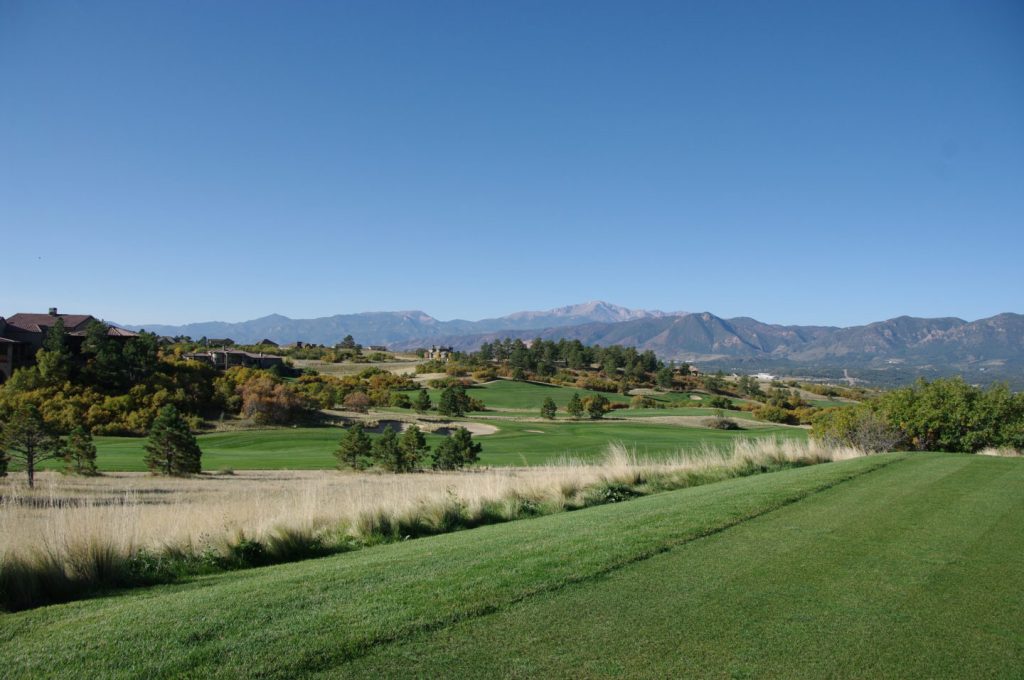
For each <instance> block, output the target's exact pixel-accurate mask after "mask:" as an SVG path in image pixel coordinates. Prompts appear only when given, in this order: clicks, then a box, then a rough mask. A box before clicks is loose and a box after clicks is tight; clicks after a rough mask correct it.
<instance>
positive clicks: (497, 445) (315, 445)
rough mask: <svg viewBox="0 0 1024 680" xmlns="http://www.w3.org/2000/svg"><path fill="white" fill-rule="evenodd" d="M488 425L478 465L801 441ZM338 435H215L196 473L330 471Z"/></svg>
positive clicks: (628, 426)
mask: <svg viewBox="0 0 1024 680" xmlns="http://www.w3.org/2000/svg"><path fill="white" fill-rule="evenodd" d="M487 422H488V423H489V424H493V425H495V426H497V427H498V428H499V431H498V432H497V433H496V434H491V435H486V436H480V437H478V438H477V441H479V442H480V443H481V444H482V445H483V454H482V455H481V457H480V462H481V464H483V465H538V464H543V463H548V462H554V461H556V460H558V459H560V458H566V457H575V458H580V459H585V460H586V459H597V458H600V457H601V456H602V455H604V452H605V451H606V450H607V448H608V444H609V443H610V442H621V443H623V444H625V445H626V446H627V447H630V448H632V449H635V450H636V451H637V452H639V453H644V454H650V455H653V456H659V455H666V454H671V453H675V452H677V451H679V450H681V449H693V448H699V447H700V446H702V445H703V444H708V445H712V446H716V445H720V444H722V445H724V444H726V443H728V442H729V441H731V440H732V439H734V438H736V437H766V436H768V437H770V436H779V437H792V438H801V439H802V438H806V436H807V435H806V433H805V432H804V431H803V430H800V429H796V428H785V427H777V428H760V429H756V430H741V431H723V430H708V429H703V428H694V427H680V426H674V425H660V424H653V423H641V422H637V423H632V422H628V421H608V422H589V421H586V422H570V421H567V422H554V423H521V422H512V421H487ZM342 436H344V430H342V429H341V428H337V427H318V428H291V429H276V430H250V431H244V432H215V433H211V434H204V435H200V436H199V437H198V440H199V446H200V448H202V450H203V469H204V470H207V471H211V472H212V471H216V470H220V469H224V468H231V469H235V470H321V469H328V468H333V467H335V465H336V464H337V461H336V460H335V458H334V455H333V454H334V451H335V450H336V449H337V448H338V443H339V442H340V441H341V438H342ZM375 436H376V435H371V437H375ZM441 439H442V437H441V435H436V434H428V435H427V443H428V444H429V445H430V446H431V448H433V447H435V446H437V444H438V443H439V442H440V441H441ZM145 444H146V440H145V438H140V437H96V449H97V464H98V465H99V467H100V469H101V470H107V471H109V472H138V471H144V470H145V469H146V466H145V464H144V463H143V458H144V457H145V450H144V447H145ZM60 466H61V463H60V462H58V461H51V462H50V463H47V464H45V465H44V467H45V468H48V469H56V468H59V467H60Z"/></svg>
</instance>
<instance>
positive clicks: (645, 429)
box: [479, 420, 807, 465]
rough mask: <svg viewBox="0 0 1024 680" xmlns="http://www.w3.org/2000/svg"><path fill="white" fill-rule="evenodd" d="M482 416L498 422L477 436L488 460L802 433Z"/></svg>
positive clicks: (654, 452) (516, 461)
mask: <svg viewBox="0 0 1024 680" xmlns="http://www.w3.org/2000/svg"><path fill="white" fill-rule="evenodd" d="M486 422H490V423H493V424H495V425H497V426H498V427H499V428H501V429H500V431H499V432H498V433H496V434H492V435H488V436H486V437H481V438H480V440H479V441H480V442H481V443H482V444H483V446H484V452H483V455H482V457H481V458H482V460H483V461H484V462H485V463H488V464H492V465H537V464H541V463H546V462H552V461H555V460H557V459H558V458H562V457H572V458H581V459H587V458H596V457H600V456H602V455H603V454H604V452H605V450H606V449H607V447H608V444H609V443H610V442H621V443H623V444H625V445H626V446H627V447H629V448H631V449H634V450H636V452H637V453H638V454H641V455H646V456H653V457H657V456H663V455H666V454H672V453H675V452H677V451H680V450H682V449H696V448H700V447H701V446H702V445H704V444H708V445H711V446H720V445H725V444H728V443H729V442H731V441H733V440H734V439H736V438H737V437H780V438H798V439H805V438H806V437H807V433H806V432H805V431H804V430H801V429H798V428H791V427H769V428H758V429H750V430H738V431H737V430H731V431H728V430H711V429H707V428H700V427H681V426H678V425H662V424H655V423H647V422H643V421H642V420H639V422H636V421H630V420H609V421H603V422H589V421H585V422H573V421H554V422H538V423H522V422H512V421H499V420H491V421H486Z"/></svg>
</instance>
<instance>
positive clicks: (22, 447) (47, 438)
mask: <svg viewBox="0 0 1024 680" xmlns="http://www.w3.org/2000/svg"><path fill="white" fill-rule="evenodd" d="M55 459H63V461H64V470H65V471H66V472H69V473H74V474H81V475H95V474H96V446H95V445H94V444H93V441H92V435H91V434H90V433H89V431H88V430H86V429H85V428H83V427H81V426H79V427H76V428H75V429H74V430H72V432H71V434H70V435H68V437H66V438H64V437H61V436H60V435H58V434H57V433H56V432H55V431H54V430H53V428H51V427H49V426H48V425H47V424H46V422H45V421H44V420H43V417H42V415H41V414H40V413H39V409H38V408H36V407H35V406H34V405H33V404H22V405H21V406H20V407H19V408H18V409H17V410H16V411H15V412H14V413H13V414H12V415H11V417H10V418H9V419H8V420H7V421H6V422H5V423H3V424H2V425H0V477H6V476H7V471H8V466H9V465H10V463H11V462H12V461H13V462H15V463H17V464H19V465H20V467H22V468H23V469H24V470H25V473H26V474H27V476H28V485H29V487H30V488H31V487H33V486H35V475H36V470H37V469H38V467H39V465H40V464H41V463H44V462H46V461H49V460H55Z"/></svg>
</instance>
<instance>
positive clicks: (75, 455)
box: [64, 425, 98, 477]
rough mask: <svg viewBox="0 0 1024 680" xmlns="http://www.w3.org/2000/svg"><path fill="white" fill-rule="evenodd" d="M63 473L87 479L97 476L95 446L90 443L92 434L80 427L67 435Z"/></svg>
mask: <svg viewBox="0 0 1024 680" xmlns="http://www.w3.org/2000/svg"><path fill="white" fill-rule="evenodd" d="M64 471H65V472H70V473H73V474H76V475H86V476H89V477H91V476H93V475H96V474H98V472H97V470H96V445H95V444H94V443H93V441H92V433H90V432H89V430H87V429H86V428H84V427H82V426H81V425H79V426H78V427H76V428H75V429H74V430H72V431H71V434H70V435H68V443H67V449H66V450H65V452H64Z"/></svg>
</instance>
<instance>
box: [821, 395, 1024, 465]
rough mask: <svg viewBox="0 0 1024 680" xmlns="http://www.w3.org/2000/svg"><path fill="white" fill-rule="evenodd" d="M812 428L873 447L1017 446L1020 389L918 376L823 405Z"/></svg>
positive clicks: (1023, 402)
mask: <svg viewBox="0 0 1024 680" xmlns="http://www.w3.org/2000/svg"><path fill="white" fill-rule="evenodd" d="M811 432H812V435H813V436H815V437H818V438H820V439H823V440H826V441H830V442H835V443H839V444H848V445H854V446H860V447H862V448H866V449H869V450H874V451H889V450H901V449H909V450H915V451H953V452H961V453H976V452H977V451H980V450H982V449H985V448H989V447H994V448H1004V447H1005V448H1012V449H1016V450H1018V451H1021V450H1024V394H1014V393H1013V392H1011V391H1010V389H1009V387H1008V386H1007V385H1005V384H996V385H993V386H991V387H989V388H987V389H983V388H980V387H975V386H973V385H968V384H967V383H966V382H964V380H963V379H962V378H944V379H938V380H935V381H932V382H928V381H926V380H923V379H921V380H918V381H917V382H916V383H914V384H913V385H911V386H908V387H902V388H898V389H895V390H892V391H889V392H886V393H884V394H882V395H880V396H878V397H876V398H874V399H871V400H869V401H867V402H865V403H863V404H860V405H857V406H849V407H837V408H830V409H825V410H823V411H822V412H821V413H820V414H819V415H818V416H817V417H816V418H815V419H814V426H813V428H812V431H811Z"/></svg>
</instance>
